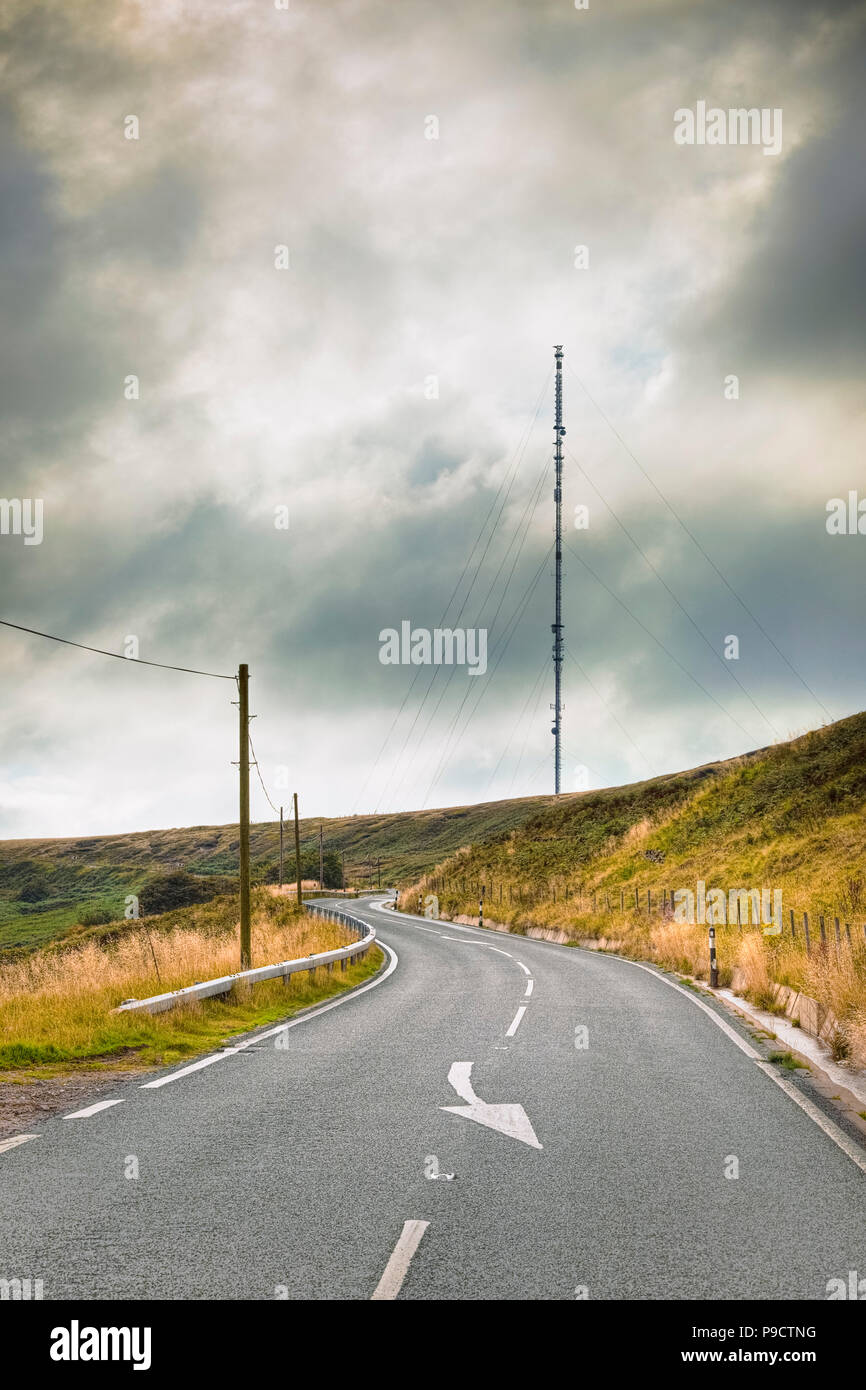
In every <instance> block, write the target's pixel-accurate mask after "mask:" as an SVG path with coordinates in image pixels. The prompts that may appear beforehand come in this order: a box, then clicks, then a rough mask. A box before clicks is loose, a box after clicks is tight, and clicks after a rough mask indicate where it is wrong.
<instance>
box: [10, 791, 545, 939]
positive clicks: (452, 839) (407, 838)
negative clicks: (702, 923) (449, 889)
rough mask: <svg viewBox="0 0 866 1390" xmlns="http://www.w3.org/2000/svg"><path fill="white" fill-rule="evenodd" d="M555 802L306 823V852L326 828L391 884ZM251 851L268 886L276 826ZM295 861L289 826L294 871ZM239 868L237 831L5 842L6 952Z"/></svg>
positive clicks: (360, 872)
mask: <svg viewBox="0 0 866 1390" xmlns="http://www.w3.org/2000/svg"><path fill="white" fill-rule="evenodd" d="M552 801H553V798H552V797H526V798H522V799H519V800H515V801H494V802H489V803H486V804H483V805H480V806H456V807H452V808H449V809H446V810H437V811H409V812H405V813H401V814H396V815H367V816H345V817H340V818H335V819H330V820H328V819H322V820H321V821H319V820H318V819H315V820H311V819H308V820H302V821H301V823H300V831H301V848H302V852H303V851H305V850H306V851H314V857H316V858H317V856H318V845H319V825H320V824H321V825H322V827H323V838H324V845H325V849H326V851H334V852H336V853H337V854H341V855H342V854H344V855H345V862H346V877H347V880H348V882H349V883H350V884H351V883H354V884H360V883H364V884H365V885H366V884H369V882H370V877H369V872H370V871H369V860H370V859H371V858H372V859H373V860H375V859H376V858H377V857H379V856H381V859H382V884H383V885H391V884H394V883H397V882H401V881H405V880H406V879H407V878H412V877H414V876H415V875H416V874H418V873H424V872H426V871H427V870H429V869H431V868H432V867H433V865H434V864H436V863H437V862H438V861H439V860H440V859H442V858H444V857H445V856H446V855H449V854H453V853H454V851H455V850H457V849H458V848H459V847H460V846H462V845H468V844H469V843H471V842H472V841H473V840H479V839H484V838H486V837H488V836H491V835H497V834H501V833H503V832H506V831H508V830H510V829H511V828H512V827H514V826H516V825H519V824H520V823H521V822H522V821H524V820H526V819H527V818H528V817H531V816H534V815H537V814H538V812H539V811H540V810H541V809H542V808H544V807H545V806H547V805H549V804H550V803H551V802H552ZM250 846H251V857H252V866H253V878H254V880H262V879H264V878H266V877H267V876H268V875H269V874H272V873H273V870H274V868H275V866H276V864H277V862H278V858H279V829H278V826H277V825H275V824H274V823H273V822H267V823H262V824H258V825H254V826H253V827H252V832H251V837H250ZM293 855H294V847H293V830H292V829H291V828H290V827H289V828H287V831H286V839H285V856H286V858H285V865H286V872H287V874H288V875H291V873H292V872H293V863H294V859H293ZM237 862H238V830H237V826H236V825H228V826H192V827H189V828H185V829H176V830H153V831H140V832H134V833H130V834H126V835H107V836H91V837H87V838H78V839H64V840H4V841H0V950H2V949H7V950H8V949H9V948H14V947H19V948H25V949H31V948H33V947H34V946H38V945H41V944H43V943H45V942H47V941H51V940H54V939H56V938H57V937H59V936H62V935H64V934H65V933H66V932H68V931H69V929H70V928H72V927H74V926H75V925H76V924H77V923H80V922H82V920H87V919H94V918H96V919H98V918H100V917H102V918H103V919H107V918H117V917H122V916H123V910H124V899H125V897H126V895H127V894H129V893H134V894H140V893H141V891H142V889H143V887H144V885H145V884H146V883H147V881H148V880H149V879H150V878H152V876H153V875H154V874H157V873H168V872H171V871H173V870H175V869H182V870H184V871H186V872H187V873H191V874H193V875H196V876H197V877H201V878H204V879H208V880H212V881H213V887H214V890H215V891H218V890H219V889H224V888H225V887H226V886H228V885H227V884H226V882H225V880H226V879H227V878H228V879H232V878H233V877H234V876H236V874H237Z"/></svg>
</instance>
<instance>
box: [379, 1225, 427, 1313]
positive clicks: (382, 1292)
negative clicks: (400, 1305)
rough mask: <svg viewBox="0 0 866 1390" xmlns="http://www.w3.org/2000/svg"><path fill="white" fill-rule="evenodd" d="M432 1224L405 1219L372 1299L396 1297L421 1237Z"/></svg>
mask: <svg viewBox="0 0 866 1390" xmlns="http://www.w3.org/2000/svg"><path fill="white" fill-rule="evenodd" d="M429 1225H430V1222H429V1221H404V1222H403V1230H402V1231H401V1233H400V1239H399V1240H398V1241H397V1244H396V1245H395V1246H394V1250H393V1252H392V1254H391V1258H390V1260H389V1261H388V1263H387V1264H386V1266H385V1270H384V1273H383V1274H382V1278H381V1279H380V1280H379V1282H378V1284H377V1285H376V1288H375V1290H374V1292H373V1293H372V1294H371V1295H370V1301H371V1302H372V1301H373V1299H374V1298H377V1299H380V1300H381V1299H386V1298H396V1297H397V1295H398V1293H399V1292H400V1290H401V1288H402V1287H403V1280H404V1279H405V1278H406V1275H407V1274H408V1273H409V1265H410V1264H411V1262H412V1256H413V1255H414V1254H415V1251H416V1250H417V1249H418V1246H419V1245H420V1244H421V1237H422V1236H423V1234H424V1232H425V1231H426V1229H427V1227H428V1226H429Z"/></svg>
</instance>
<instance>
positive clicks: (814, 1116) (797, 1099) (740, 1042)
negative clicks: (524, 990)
mask: <svg viewBox="0 0 866 1390" xmlns="http://www.w3.org/2000/svg"><path fill="white" fill-rule="evenodd" d="M395 915H396V916H398V917H401V918H403V919H404V920H405V921H408V922H411V923H412V924H413V925H417V923H416V922H414V921H413V918H412V914H411V913H408V912H398V913H396V914H395ZM448 925H449V926H451V927H454V928H456V930H457V931H465V932H469V931H478V930H479V928H478V927H464V926H463V925H462V923H459V922H449V924H448ZM483 930H486V931H489V930H490V928H483ZM543 944H545V943H544V942H542V941H539V945H543ZM548 944H549V943H548ZM569 949H571V950H574V949H575V948H574V947H571V948H569ZM577 950H586V947H582V946H579V947H577ZM589 954H590V955H591V954H593V953H592V952H590V953H589ZM607 959H608V960H619V961H622V963H623V964H624V965H634V966H636V967H637V969H638V970H646V971H647V972H648V974H650V975H654V976H655V977H656V979H657V980H661V982H662V984H665V985H670V987H671V989H675V990H678V991H679V993H680V994H684V995H685V997H686V998H687V999H689V1000H690V1001H691V1003H692V1004H696V1005H697V1007H698V1008H699V1009H703V1011H704V1013H705V1014H707V1015H708V1017H709V1018H711V1019H712V1020H713V1023H715V1025H716V1027H717V1028H721V1030H722V1032H723V1033H725V1034H727V1036H728V1037H729V1038H730V1040H731V1042H733V1043H736V1045H737V1047H738V1048H739V1049H740V1051H741V1052H744V1053H745V1054H746V1056H747V1057H749V1058H751V1060H752V1061H753V1062H757V1063H758V1064H759V1066H760V1068H761V1070H762V1071H763V1072H764V1075H765V1076H769V1077H770V1079H771V1080H772V1081H775V1083H776V1085H777V1086H779V1087H780V1088H781V1089H782V1090H783V1091H784V1092H785V1094H786V1095H787V1096H790V1098H791V1100H793V1101H794V1103H795V1104H796V1105H799V1107H800V1109H801V1110H802V1111H803V1113H804V1114H805V1115H808V1116H809V1118H810V1119H811V1120H813V1121H814V1122H815V1124H817V1125H818V1127H819V1129H821V1130H823V1132H824V1133H825V1134H826V1135H827V1137H828V1139H832V1140H833V1143H834V1144H836V1146H837V1147H838V1148H840V1149H841V1150H842V1152H843V1153H844V1154H846V1155H847V1157H848V1158H850V1159H851V1161H852V1163H855V1164H856V1165H857V1167H858V1168H859V1169H860V1170H861V1171H862V1172H864V1173H866V1159H864V1157H863V1155H862V1153H861V1152H860V1151H859V1149H858V1148H857V1146H856V1145H855V1144H854V1141H853V1140H852V1139H849V1138H848V1136H847V1134H846V1133H845V1131H844V1130H842V1129H840V1128H839V1126H838V1125H836V1124H834V1123H833V1121H832V1120H831V1119H829V1118H828V1116H826V1115H825V1114H824V1112H823V1111H822V1110H819V1108H818V1107H817V1106H816V1105H813V1103H812V1102H811V1101H810V1100H808V1099H807V1098H806V1097H805V1096H804V1095H802V1094H801V1092H800V1091H799V1090H798V1089H797V1087H796V1086H794V1085H793V1083H792V1082H790V1081H788V1079H787V1077H784V1076H782V1075H780V1073H779V1070H778V1068H777V1067H775V1066H774V1065H773V1063H772V1062H764V1060H763V1058H762V1057H761V1056H760V1054H759V1053H758V1052H756V1051H755V1049H754V1048H753V1047H752V1046H751V1044H750V1043H748V1042H746V1040H745V1038H741V1037H740V1035H739V1033H738V1032H737V1031H736V1029H734V1028H732V1027H731V1025H730V1024H729V1023H728V1022H726V1020H725V1019H723V1018H721V1017H720V1016H719V1015H718V1014H717V1013H716V1011H715V1009H711V1008H710V1007H709V1005H708V1004H705V1003H704V1001H703V1000H702V999H697V998H696V997H695V995H694V994H693V993H692V991H691V990H688V989H683V987H682V985H678V984H676V983H675V981H674V980H669V979H668V978H667V977H666V976H665V975H661V974H660V973H659V972H658V971H657V970H654V969H653V967H652V966H651V965H644V964H643V962H642V961H639V960H629V958H628V956H614V955H610V956H608V957H607ZM516 964H517V965H519V966H520V968H521V970H525V971H526V974H527V975H529V974H530V971H529V970H527V969H526V966H525V965H524V964H523V962H522V961H517V962H516Z"/></svg>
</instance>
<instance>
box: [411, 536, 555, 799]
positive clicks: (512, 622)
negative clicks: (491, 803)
mask: <svg viewBox="0 0 866 1390" xmlns="http://www.w3.org/2000/svg"><path fill="white" fill-rule="evenodd" d="M552 550H553V546H552V545H551V546H549V547H548V550H547V552H546V554H545V556H544V559H543V560H542V562H541V564H540V565H539V567H538V569H537V570H536V572H535V576H534V578H533V579H532V580H531V581H530V583H529V585H528V586H527V588H526V590H525V591H524V594H523V597H522V598H521V599H520V601H519V602H518V604H517V607H516V608H515V609H513V611H512V614H511V617H510V618H509V619H508V622H507V623H506V624H505V629H504V631H503V635H502V638H501V639H500V643H499V645H498V647H497V649H496V650H497V651H498V652H499V655H498V657H497V659H496V665H495V666H494V667H493V670H492V671H491V672H490V680H488V681H486V682H485V683H484V685H483V687H482V688H481V690H480V691H479V693H478V698H477V700H476V701H475V704H474V705H473V706H472V708H471V709H470V711H469V716H468V718H467V720H466V722H465V724H464V726H463V729H462V731H461V733H460V734H459V735H458V738H457V741H456V743H454V744H453V747H454V748H455V749H456V748H459V746H460V744H461V743H462V741H463V738H464V736H465V734H466V730H467V729H468V727H469V725H470V723H471V722H472V716H473V715H474V714H475V711H476V710H477V708H478V706H479V704H480V703H481V700H482V699H483V698H484V693H485V691H486V690H488V689H489V688H490V684H491V682H492V679H493V677H494V676H495V675H496V672H497V671H498V670H499V667H500V665H501V664H502V658H503V657H504V656H505V653H506V651H507V650H508V645H509V643H510V641H511V639H512V637H513V636H514V634H515V632H516V631H517V629H518V627H519V626H520V620H521V618H522V617H523V614H524V612H525V611H526V607H527V604H528V603H529V600H530V599H531V597H532V595H533V593H534V592H535V588H536V585H537V584H538V581H539V579H540V578H541V576H542V573H543V572H544V568H545V566H546V564H547V562H548V560H549V559H550V555H551V552H552ZM509 628H511V631H510V632H509V631H508V629H509ZM506 633H507V636H506ZM470 693H471V687H467V689H466V691H465V693H464V695H463V699H462V700H461V701H460V704H459V705H458V707H457V711H456V713H455V715H454V718H453V720H452V722H451V728H450V729H449V731H448V734H447V735H446V740H445V748H444V749H443V752H442V756H441V757H440V759H439V763H438V765H437V768H436V771H435V773H434V775H433V780H432V782H431V783H430V785H429V787H428V788H427V794H426V796H425V797H424V802H423V805H426V804H427V798H428V797H429V796H430V794H431V792H432V791H433V788H434V787H435V786H436V783H437V782H438V781H439V778H440V777H441V775H442V772H443V771H444V768H445V763H446V760H447V758H448V755H449V753H450V752H451V748H452V741H453V735H454V731H455V729H456V727H457V721H458V720H459V718H460V715H461V713H462V712H463V707H464V705H465V704H466V701H467V700H468V698H469V695H470Z"/></svg>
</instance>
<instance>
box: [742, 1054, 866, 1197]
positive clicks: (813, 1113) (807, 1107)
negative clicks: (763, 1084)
mask: <svg viewBox="0 0 866 1390" xmlns="http://www.w3.org/2000/svg"><path fill="white" fill-rule="evenodd" d="M758 1066H759V1067H760V1068H761V1071H762V1072H765V1073H766V1075H767V1076H770V1077H772V1079H773V1080H774V1081H775V1083H776V1085H777V1086H781V1088H782V1090H783V1091H784V1092H785V1094H786V1095H788V1096H790V1097H791V1099H792V1100H793V1101H796V1103H797V1105H799V1107H800V1109H801V1110H803V1111H805V1113H806V1114H807V1115H808V1116H809V1118H810V1120H814V1121H815V1124H816V1125H817V1126H818V1128H819V1129H823V1131H824V1133H825V1134H826V1135H827V1137H828V1139H832V1140H833V1143H834V1144H836V1145H838V1147H839V1148H840V1149H841V1150H842V1152H843V1153H845V1154H847V1155H848V1157H849V1158H850V1160H851V1162H852V1163H856V1164H857V1167H858V1168H859V1169H860V1171H861V1172H862V1173H866V1158H864V1156H863V1152H862V1150H861V1149H860V1148H859V1147H858V1145H857V1144H855V1143H854V1140H853V1139H849V1138H848V1135H847V1134H846V1133H845V1131H844V1130H842V1129H840V1128H839V1126H838V1125H837V1124H834V1123H833V1121H832V1120H831V1119H830V1117H829V1115H825V1114H824V1112H823V1110H819V1109H818V1106H817V1105H815V1104H814V1103H813V1102H812V1101H811V1100H809V1098H808V1096H804V1095H803V1093H802V1091H799V1090H798V1089H797V1087H796V1086H795V1085H794V1083H793V1081H789V1080H788V1078H787V1076H783V1075H782V1074H781V1072H780V1071H779V1068H778V1067H777V1066H775V1065H774V1064H773V1063H772V1062H759V1063H758Z"/></svg>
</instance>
